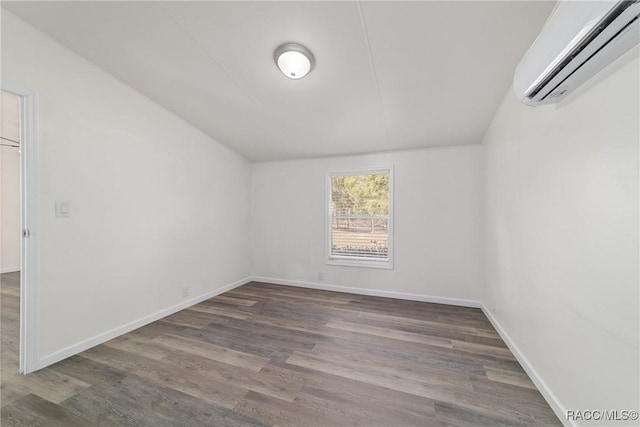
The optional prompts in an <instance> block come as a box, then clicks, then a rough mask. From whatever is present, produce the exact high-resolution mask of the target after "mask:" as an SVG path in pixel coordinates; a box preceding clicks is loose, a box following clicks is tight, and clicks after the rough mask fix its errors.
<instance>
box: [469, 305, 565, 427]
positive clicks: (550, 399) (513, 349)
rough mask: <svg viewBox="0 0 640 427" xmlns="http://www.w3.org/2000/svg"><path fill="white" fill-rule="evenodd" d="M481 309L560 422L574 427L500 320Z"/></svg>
mask: <svg viewBox="0 0 640 427" xmlns="http://www.w3.org/2000/svg"><path fill="white" fill-rule="evenodd" d="M480 308H481V309H482V312H483V313H484V315H485V316H487V319H489V322H491V324H492V325H493V327H494V328H495V330H496V331H497V332H498V334H499V335H500V337H501V338H502V340H503V341H504V342H505V344H507V347H509V350H511V353H513V355H514V356H515V357H516V359H518V362H520V365H522V368H523V369H524V370H525V372H526V373H527V375H529V378H531V381H533V383H534V384H535V385H536V387H537V388H538V390H539V391H540V393H541V394H542V397H544V399H545V400H546V401H547V403H548V404H549V406H551V409H553V412H554V413H555V414H556V416H557V417H558V419H559V420H560V422H561V423H563V424H564V425H565V426H567V427H574V426H575V423H574V422H573V421H571V420H568V419H567V409H566V408H565V407H564V405H563V404H562V403H561V402H560V400H559V399H558V398H557V397H556V395H555V394H554V393H553V392H552V391H551V389H550V388H549V386H547V383H545V382H544V380H543V379H542V377H541V376H540V375H539V374H538V372H537V371H536V370H535V368H534V367H533V365H532V364H531V362H529V359H527V357H526V356H525V355H524V353H522V351H520V348H519V347H518V346H517V345H516V344H515V343H514V342H513V341H512V340H511V338H510V337H509V334H507V332H506V331H505V330H504V328H503V327H502V325H501V324H500V322H498V319H496V318H495V317H494V316H493V314H492V313H491V311H489V309H488V308H487V307H486V306H485V305H484V304H482V305H481V307H480Z"/></svg>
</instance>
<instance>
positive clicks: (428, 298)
mask: <svg viewBox="0 0 640 427" xmlns="http://www.w3.org/2000/svg"><path fill="white" fill-rule="evenodd" d="M252 280H253V281H254V282H264V283H272V284H274V285H284V286H294V287H298V288H309V289H319V290H322V291H333V292H343V293H348V294H357V295H369V296H374V297H383V298H394V299H404V300H409V301H420V302H432V303H435V304H448V305H456V306H459V307H472V308H480V307H481V303H480V301H475V300H469V299H462V298H447V297H436V296H432V295H424V294H409V293H404V292H392V291H381V290H378V289H367V288H353V287H349V286H340V285H329V284H326V283H315V282H304V281H300V280H286V279H275V278H273V277H262V276H253V277H252Z"/></svg>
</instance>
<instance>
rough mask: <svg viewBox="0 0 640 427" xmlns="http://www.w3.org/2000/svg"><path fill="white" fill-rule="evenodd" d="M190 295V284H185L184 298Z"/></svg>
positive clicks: (183, 289)
mask: <svg viewBox="0 0 640 427" xmlns="http://www.w3.org/2000/svg"><path fill="white" fill-rule="evenodd" d="M188 296H189V287H188V286H184V287H183V288H182V298H186V297H188Z"/></svg>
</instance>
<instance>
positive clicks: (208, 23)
mask: <svg viewBox="0 0 640 427" xmlns="http://www.w3.org/2000/svg"><path fill="white" fill-rule="evenodd" d="M2 5H3V7H5V8H6V9H8V10H10V11H12V12H13V13H15V14H17V15H18V16H19V17H21V18H22V19H24V20H26V21H27V22H29V23H31V24H32V25H34V26H35V27H37V28H39V29H41V30H42V31H44V32H45V33H48V34H49V35H50V36H52V37H53V38H55V39H57V40H58V41H59V42H60V43H62V44H64V45H66V46H68V47H69V48H71V49H72V50H74V51H75V52H77V53H78V54H80V55H82V56H84V57H85V58H87V59H89V60H90V61H92V62H94V63H95V64H97V65H98V66H100V67H101V68H103V69H105V70H107V71H108V72H110V73H112V74H113V75H115V76H116V77H118V78H119V79H121V80H122V81H124V82H126V83H127V84H129V85H130V86H132V87H134V88H136V89H137V90H139V91H140V92H142V93H143V94H145V95H146V96H148V97H149V98H151V99H153V100H155V101H156V102H158V103H159V104H161V105H162V106H164V107H165V108H167V109H168V110H170V111H172V112H174V113H175V114H177V115H178V116H180V117H182V118H184V119H185V120H187V121H188V122H190V123H191V124H193V125H194V126H196V127H198V128H200V129H201V130H202V131H204V132H205V133H207V134H209V135H210V136H212V137H213V138H215V139H217V140H218V141H220V142H222V143H224V144H226V145H228V146H229V147H231V148H232V149H234V150H235V151H237V152H239V153H241V154H242V155H244V156H245V157H247V158H248V159H250V160H252V161H264V160H276V159H288V158H300V157H315V156H330V155H340V154H352V153H365V152H375V151H387V150H402V149H410V148H419V147H428V146H440V145H455V144H469V143H479V142H480V141H481V139H482V136H483V134H484V131H485V129H486V128H487V127H488V125H489V123H490V121H491V119H492V118H493V115H494V113H495V111H496V109H497V108H498V105H499V104H500V102H501V100H502V98H503V97H504V95H505V93H506V91H507V90H508V88H509V87H510V85H511V81H512V76H513V70H514V68H515V65H516V64H517V63H518V61H519V60H520V58H521V57H522V55H523V54H524V52H525V51H526V49H527V48H528V47H529V45H530V44H531V43H532V42H533V40H534V39H535V37H536V36H537V34H538V32H539V30H540V28H541V27H542V25H543V23H544V21H545V20H546V18H547V16H548V14H549V13H550V11H551V9H552V6H553V3H551V2H545V1H531V2H525V1H502V2H499V1H470V2H459V1H450V2H437V1H428V2H400V1H390V2H354V1H345V2H323V1H321V2H287V1H280V2H242V1H234V2H197V1H196V2H187V1H176V2H155V1H152V2H97V1H90V2H89V1H87V2H56V1H46V2H7V1H3V2H2ZM284 42H299V43H302V44H304V45H306V46H307V47H308V48H309V49H310V50H311V51H312V52H313V54H314V55H315V57H316V67H315V68H314V70H313V71H312V72H311V73H310V74H309V75H308V76H307V77H305V78H304V79H301V80H290V79H288V78H286V77H285V76H283V75H282V74H281V73H280V71H279V70H278V68H277V67H276V65H275V63H274V61H273V51H274V50H275V48H276V47H278V46H279V45H280V44H282V43H284Z"/></svg>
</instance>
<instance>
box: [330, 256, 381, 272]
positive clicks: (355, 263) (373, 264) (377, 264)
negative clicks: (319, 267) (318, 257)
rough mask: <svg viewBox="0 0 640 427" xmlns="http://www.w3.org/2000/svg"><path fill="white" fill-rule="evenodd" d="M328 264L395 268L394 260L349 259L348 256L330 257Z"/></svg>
mask: <svg viewBox="0 0 640 427" xmlns="http://www.w3.org/2000/svg"><path fill="white" fill-rule="evenodd" d="M326 264H327V265H339V266H342V267H360V268H381V269H384V270H393V262H392V261H391V260H389V261H374V260H359V259H348V258H329V259H328V260H327V262H326Z"/></svg>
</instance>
